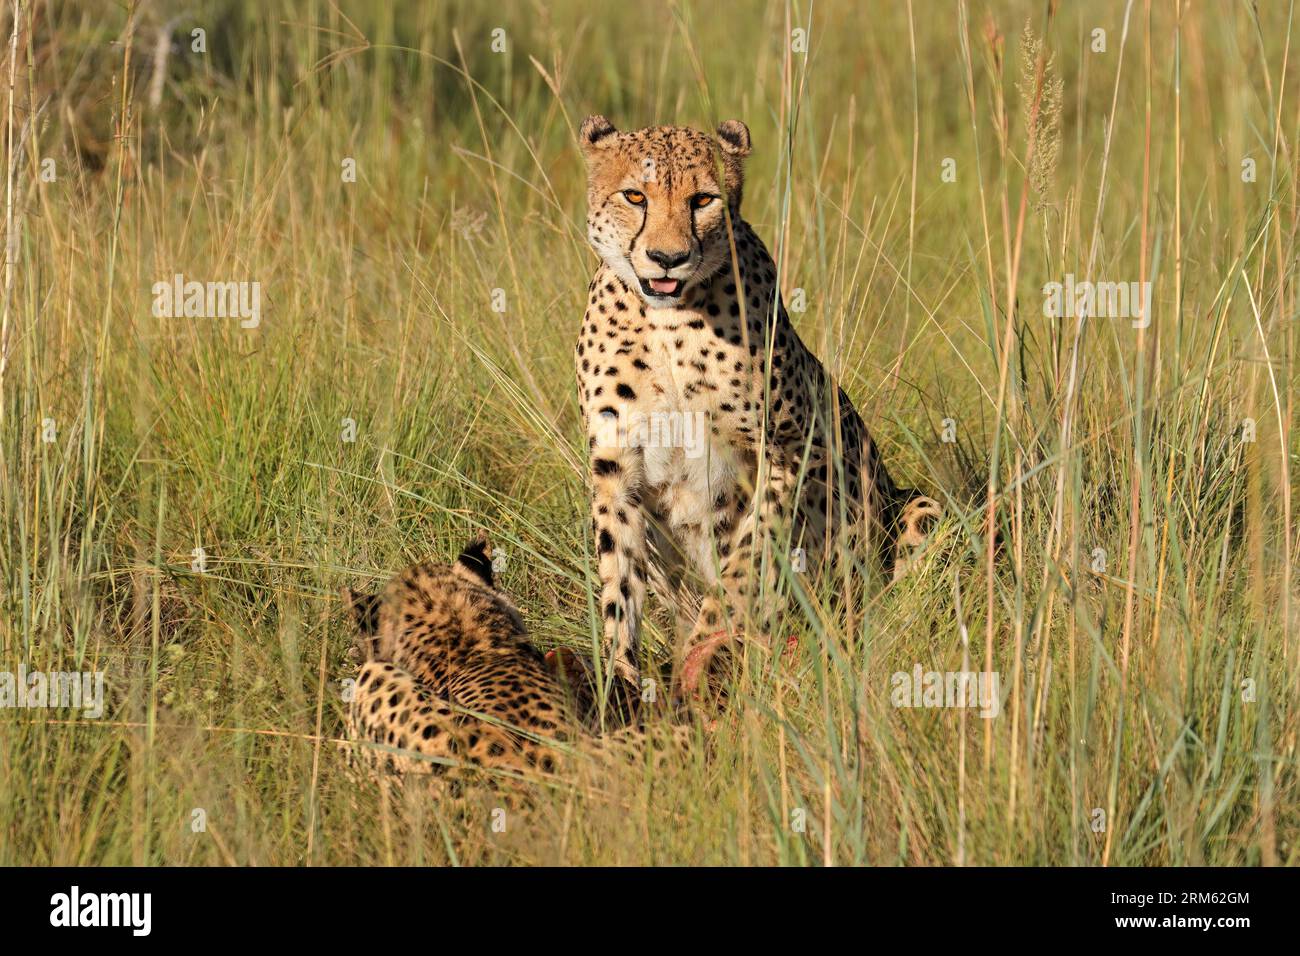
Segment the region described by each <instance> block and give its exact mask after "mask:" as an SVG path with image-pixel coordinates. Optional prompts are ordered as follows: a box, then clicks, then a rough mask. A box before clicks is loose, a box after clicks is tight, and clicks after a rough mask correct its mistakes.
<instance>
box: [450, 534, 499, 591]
mask: <svg viewBox="0 0 1300 956" xmlns="http://www.w3.org/2000/svg"><path fill="white" fill-rule="evenodd" d="M456 568H457V570H460V571H464V572H467V573H468V574H470V575H471V576H472V577H474V578H475V579H477V580H479V581H481V582H483V583H484V584H486V585H487V586H488V587H490V588H494V587H496V582H495V581H494V580H493V578H492V545H491V544H489V543H488V539H487V535H486V534H479V535H478V536H477V537H475V538H472V539H470V541H469V543H468V544H466V545H465V547H464V549H463V550H462V551H461V552H460V557H458V558H457V559H456Z"/></svg>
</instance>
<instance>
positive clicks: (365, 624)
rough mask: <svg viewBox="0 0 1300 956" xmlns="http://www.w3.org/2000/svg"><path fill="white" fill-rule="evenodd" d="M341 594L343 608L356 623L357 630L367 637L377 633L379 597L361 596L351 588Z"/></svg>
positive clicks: (371, 595) (372, 595)
mask: <svg viewBox="0 0 1300 956" xmlns="http://www.w3.org/2000/svg"><path fill="white" fill-rule="evenodd" d="M341 593H342V597H343V606H344V607H346V608H347V609H348V611H349V612H350V613H351V614H352V618H353V620H355V621H356V622H357V629H358V630H359V631H360V632H361V633H362V634H364V635H367V636H370V635H373V634H376V633H378V631H379V604H380V599H379V595H378V594H361V593H359V592H357V591H354V590H352V589H351V588H344V589H343V591H342V592H341Z"/></svg>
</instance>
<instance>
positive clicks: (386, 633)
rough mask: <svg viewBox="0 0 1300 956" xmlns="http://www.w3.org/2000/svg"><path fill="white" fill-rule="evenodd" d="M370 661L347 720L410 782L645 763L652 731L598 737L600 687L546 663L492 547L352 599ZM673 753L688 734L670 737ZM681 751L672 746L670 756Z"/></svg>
mask: <svg viewBox="0 0 1300 956" xmlns="http://www.w3.org/2000/svg"><path fill="white" fill-rule="evenodd" d="M343 596H344V600H345V602H346V603H347V605H348V607H349V608H350V610H351V612H352V614H353V616H354V617H355V619H356V623H357V625H358V628H359V630H360V633H361V653H362V656H363V658H364V659H365V662H364V663H363V664H362V665H361V670H360V673H359V674H358V675H357V679H356V686H355V688H354V691H353V697H352V701H351V705H350V707H349V709H348V712H347V715H346V718H345V721H346V725H347V727H346V729H347V736H348V737H349V739H351V740H354V741H358V742H362V743H364V744H366V745H367V746H363V747H360V748H357V749H358V751H359V753H360V755H361V757H362V760H363V762H364V763H366V764H368V765H369V766H370V767H371V768H372V769H375V770H380V769H382V770H386V771H391V772H395V773H398V774H405V773H424V774H443V773H445V772H446V771H447V768H448V767H479V768H487V769H489V770H494V771H501V772H504V774H505V775H509V776H513V775H518V774H528V773H531V772H540V773H552V772H556V771H558V770H559V769H560V768H561V765H562V764H563V763H564V762H565V759H566V755H568V756H571V755H572V754H573V753H574V752H581V753H582V754H584V755H585V756H588V757H594V758H597V759H604V760H606V761H608V760H614V759H635V758H637V757H639V756H641V755H642V754H643V753H644V750H645V747H646V744H647V738H646V735H645V733H644V732H643V731H641V730H637V729H630V728H629V729H624V730H620V731H616V732H614V733H611V734H609V735H606V736H605V737H603V738H600V739H596V738H595V737H594V736H593V735H592V730H593V729H594V724H595V722H596V720H597V714H596V708H595V688H594V686H593V685H592V684H591V683H590V680H589V679H588V678H587V677H586V676H585V672H584V671H583V669H582V668H581V666H580V665H579V663H578V662H579V658H578V656H577V655H576V654H574V653H573V652H571V651H569V652H567V653H561V654H556V653H555V652H552V654H549V655H543V654H542V653H541V652H540V651H539V650H538V649H537V648H536V647H534V646H533V645H532V644H531V643H530V642H529V640H528V632H527V629H526V628H525V627H524V622H523V618H522V617H521V616H520V614H519V611H518V609H517V608H516V607H515V605H514V604H513V603H512V602H511V601H510V599H509V598H508V597H506V595H504V594H503V593H502V592H501V591H500V590H498V589H497V587H496V582H495V580H494V577H493V573H492V553H491V548H490V546H489V545H488V543H487V541H486V539H484V538H478V539H475V540H474V541H471V542H470V543H469V544H468V545H466V547H465V549H464V550H463V551H462V552H461V554H460V556H459V557H458V558H457V560H456V562H455V563H454V564H453V565H451V566H450V567H445V566H438V565H433V564H417V565H415V566H413V567H411V568H408V569H407V570H405V571H403V572H402V573H401V574H398V575H397V576H396V577H394V578H393V579H392V581H390V582H389V583H388V585H387V586H386V587H385V588H384V590H383V591H382V592H381V593H380V594H357V593H354V592H353V591H352V590H350V589H345V590H344V593H343ZM665 730H666V733H667V736H668V737H670V738H671V740H670V742H671V744H672V745H673V746H676V747H682V746H686V745H687V744H688V743H689V730H688V728H686V727H676V728H665ZM669 749H671V748H669Z"/></svg>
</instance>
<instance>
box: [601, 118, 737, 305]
mask: <svg viewBox="0 0 1300 956" xmlns="http://www.w3.org/2000/svg"><path fill="white" fill-rule="evenodd" d="M579 139H580V143H581V146H582V152H583V155H584V157H585V158H586V160H587V238H588V240H589V241H590V242H591V245H592V248H594V249H595V250H596V252H597V253H598V254H599V255H600V257H601V258H602V259H604V260H605V263H606V264H607V265H608V266H609V267H610V268H611V269H612V270H613V271H614V273H615V274H616V275H617V276H618V277H619V278H621V279H622V280H623V281H624V282H626V283H627V284H628V285H629V286H631V287H632V288H634V289H637V290H639V291H640V293H641V296H642V298H643V299H644V300H645V302H646V304H647V305H649V306H651V307H653V308H672V307H674V306H676V305H677V304H678V303H679V302H681V300H682V297H683V296H684V294H685V293H686V290H687V289H689V288H690V287H691V286H692V285H695V284H698V283H701V282H703V281H704V280H707V279H709V278H711V277H712V276H714V275H715V274H717V272H718V271H719V270H720V269H722V267H723V266H724V265H725V264H726V263H727V262H728V261H729V260H730V241H729V239H728V232H727V214H726V213H727V207H728V206H729V207H730V212H731V214H732V216H736V215H738V214H739V211H740V194H741V190H742V188H743V186H744V159H745V157H746V156H748V155H749V148H750V146H749V129H748V128H747V127H746V126H745V124H744V123H742V122H740V121H739V120H727V121H726V122H725V123H723V124H722V125H721V126H719V127H718V132H717V136H716V137H711V136H708V135H706V134H704V133H701V132H700V131H698V130H694V129H690V128H689V127H686V126H655V127H650V128H647V129H642V130H636V131H634V132H629V133H621V132H619V131H618V130H616V129H615V128H614V126H613V124H612V123H610V121H609V120H607V119H605V117H603V116H588V117H587V119H586V120H585V121H584V122H583V124H582V131H581V133H580V134H579Z"/></svg>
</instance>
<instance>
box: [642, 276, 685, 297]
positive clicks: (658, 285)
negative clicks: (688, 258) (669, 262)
mask: <svg viewBox="0 0 1300 956" xmlns="http://www.w3.org/2000/svg"><path fill="white" fill-rule="evenodd" d="M681 284H682V282H681V280H680V279H651V280H650V288H651V289H654V291H656V292H659V293H661V294H663V295H673V294H674V293H676V291H677V289H678V287H679V286H681Z"/></svg>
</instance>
